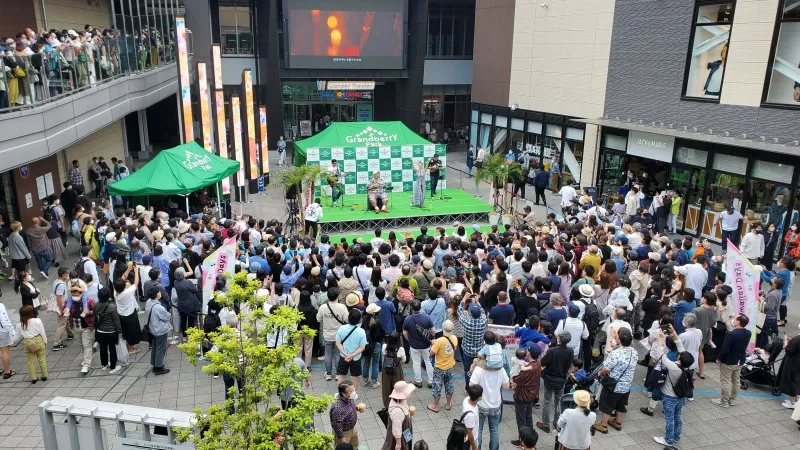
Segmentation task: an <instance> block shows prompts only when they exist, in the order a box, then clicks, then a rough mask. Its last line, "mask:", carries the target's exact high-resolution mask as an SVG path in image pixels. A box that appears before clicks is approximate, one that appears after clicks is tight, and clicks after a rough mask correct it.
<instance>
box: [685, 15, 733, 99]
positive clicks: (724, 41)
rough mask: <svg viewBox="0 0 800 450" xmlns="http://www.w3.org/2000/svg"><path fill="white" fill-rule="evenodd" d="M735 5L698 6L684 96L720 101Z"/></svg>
mask: <svg viewBox="0 0 800 450" xmlns="http://www.w3.org/2000/svg"><path fill="white" fill-rule="evenodd" d="M734 5H735V1H733V0H730V1H719V2H715V3H713V4H703V5H699V6H698V7H697V10H696V16H695V20H694V42H692V47H691V48H690V50H689V51H690V54H689V58H688V68H687V73H686V79H685V80H684V92H683V93H684V95H685V96H687V97H699V98H707V99H712V100H719V94H720V92H721V91H722V79H723V76H724V75H725V62H726V60H727V56H728V40H729V39H730V31H731V23H733V9H734Z"/></svg>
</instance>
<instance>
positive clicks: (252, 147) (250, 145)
mask: <svg viewBox="0 0 800 450" xmlns="http://www.w3.org/2000/svg"><path fill="white" fill-rule="evenodd" d="M242 84H243V85H244V101H245V103H244V106H245V108H244V113H245V114H247V153H248V155H249V159H250V179H251V180H256V179H258V148H257V147H256V123H255V121H256V111H255V107H254V105H253V72H251V71H249V70H245V71H243V72H242Z"/></svg>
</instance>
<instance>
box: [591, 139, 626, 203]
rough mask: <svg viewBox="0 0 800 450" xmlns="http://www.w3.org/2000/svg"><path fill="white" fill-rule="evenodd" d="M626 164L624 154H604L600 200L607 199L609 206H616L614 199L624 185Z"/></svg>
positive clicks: (600, 179)
mask: <svg viewBox="0 0 800 450" xmlns="http://www.w3.org/2000/svg"><path fill="white" fill-rule="evenodd" d="M625 163H626V161H625V155H624V154H620V153H612V152H609V151H606V152H604V154H603V164H602V166H601V167H602V169H601V170H600V177H599V180H598V183H599V184H600V185H601V186H602V188H601V189H602V190H601V191H600V198H602V199H605V200H606V202H607V203H608V204H609V205H612V204H614V198H615V196H616V195H617V194H618V193H619V187H620V186H621V185H622V184H624V181H625V179H624V177H623V174H624V170H625Z"/></svg>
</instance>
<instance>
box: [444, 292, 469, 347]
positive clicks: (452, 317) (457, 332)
mask: <svg viewBox="0 0 800 450" xmlns="http://www.w3.org/2000/svg"><path fill="white" fill-rule="evenodd" d="M468 293H469V289H468V288H464V289H462V290H461V295H454V296H453V298H451V299H450V307H449V308H447V311H445V319H446V320H449V321H451V322H453V336H455V337H456V339H458V351H457V352H456V361H460V360H461V358H462V356H463V354H462V352H461V342H462V341H463V340H464V325H463V324H462V323H461V322H460V321H459V320H458V305H459V304H460V303H461V298H462V296H463V295H466V294H468Z"/></svg>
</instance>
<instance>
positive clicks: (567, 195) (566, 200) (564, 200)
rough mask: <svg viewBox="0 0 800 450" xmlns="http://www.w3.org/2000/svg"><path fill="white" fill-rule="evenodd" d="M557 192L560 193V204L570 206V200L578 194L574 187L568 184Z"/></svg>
mask: <svg viewBox="0 0 800 450" xmlns="http://www.w3.org/2000/svg"><path fill="white" fill-rule="evenodd" d="M558 193H559V194H561V206H571V205H572V201H573V200H575V197H577V196H578V193H577V192H575V188H573V187H572V186H570V185H566V186H564V187H562V188H561V190H560V191H558Z"/></svg>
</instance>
